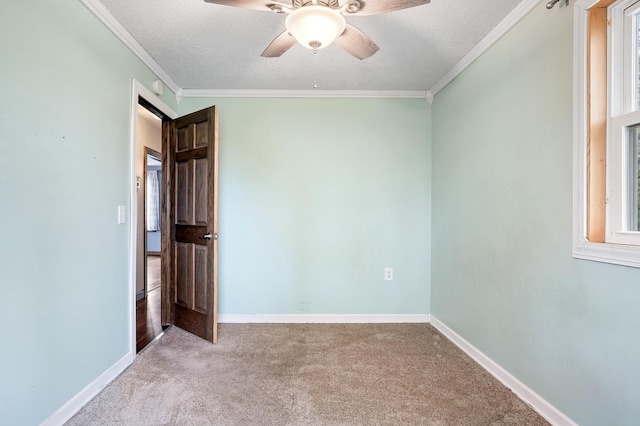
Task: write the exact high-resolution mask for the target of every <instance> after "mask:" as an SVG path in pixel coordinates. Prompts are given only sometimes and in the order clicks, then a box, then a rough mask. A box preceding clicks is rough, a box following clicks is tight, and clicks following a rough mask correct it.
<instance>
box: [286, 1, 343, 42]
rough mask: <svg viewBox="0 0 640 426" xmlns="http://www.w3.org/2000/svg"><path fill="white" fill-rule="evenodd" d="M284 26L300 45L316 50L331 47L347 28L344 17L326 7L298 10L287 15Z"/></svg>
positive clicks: (307, 7)
mask: <svg viewBox="0 0 640 426" xmlns="http://www.w3.org/2000/svg"><path fill="white" fill-rule="evenodd" d="M284 24H285V26H286V27H287V31H289V34H291V35H292V36H294V37H295V38H296V40H298V43H300V44H301V45H303V46H304V47H306V48H308V49H314V50H315V49H322V48H324V47H327V46H329V45H330V44H331V43H333V41H334V40H335V39H336V37H338V36H339V35H340V34H342V33H343V32H344V29H345V27H346V22H345V20H344V16H342V15H341V14H340V13H339V12H336V11H335V10H333V9H331V8H329V7H326V6H304V7H301V8H299V9H296V10H294V11H293V12H291V13H290V14H289V15H287V19H286V20H285V23H284Z"/></svg>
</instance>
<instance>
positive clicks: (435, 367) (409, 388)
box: [68, 324, 547, 426]
mask: <svg viewBox="0 0 640 426" xmlns="http://www.w3.org/2000/svg"><path fill="white" fill-rule="evenodd" d="M219 336H220V340H219V343H218V344H216V345H212V344H210V343H208V342H206V341H204V340H202V339H200V338H198V337H195V336H193V335H191V334H189V333H187V332H185V331H183V330H180V329H179V328H176V327H171V328H169V329H167V330H166V331H165V334H164V335H163V336H162V337H161V338H160V339H158V340H156V341H155V342H153V343H152V344H150V345H149V346H148V347H147V348H146V349H145V350H144V351H142V352H141V353H140V354H139V355H138V357H137V358H136V360H135V361H134V363H133V365H132V366H131V367H130V368H129V369H127V370H126V371H125V372H124V373H123V374H121V375H120V376H119V377H118V378H117V379H115V380H114V381H113V382H112V383H111V384H110V385H108V386H107V387H106V388H105V389H104V390H103V391H102V392H101V393H100V394H98V396H96V398H94V399H93V400H92V401H91V402H89V403H88V404H87V405H86V406H85V407H84V408H83V409H82V410H80V412H79V413H78V414H77V415H76V416H75V417H73V418H72V419H71V420H70V421H69V422H68V425H70V426H73V425H87V424H91V425H131V424H135V425H145V424H147V425H150V424H156V425H157V424H166V425H187V424H189V425H243V426H244V425H396V424H403V425H543V424H547V423H546V422H545V421H544V419H542V418H541V417H540V416H539V415H538V414H537V413H536V412H535V411H534V410H533V409H531V408H530V407H529V406H528V405H527V404H525V403H524V402H522V401H521V400H520V399H518V398H517V397H516V396H515V395H514V394H513V393H512V392H511V391H510V390H509V389H507V388H506V387H504V386H503V385H502V384H501V383H499V382H498V381H497V380H496V379H495V378H494V377H493V376H491V375H490V374H489V373H488V372H486V371H485V370H484V369H483V368H482V367H480V366H479V365H478V364H477V363H476V362H475V361H473V360H472V359H471V358H469V357H468V356H467V355H466V354H465V353H464V352H462V351H461V350H460V349H459V348H458V347H457V346H455V345H454V344H453V343H451V342H450V341H449V340H447V338H445V337H444V336H442V335H441V334H440V333H439V332H438V331H437V330H436V329H435V328H433V327H432V326H431V325H429V324H221V326H220V333H219Z"/></svg>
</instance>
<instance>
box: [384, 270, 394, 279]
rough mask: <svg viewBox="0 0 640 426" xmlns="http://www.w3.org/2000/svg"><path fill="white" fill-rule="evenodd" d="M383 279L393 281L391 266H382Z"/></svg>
mask: <svg viewBox="0 0 640 426" xmlns="http://www.w3.org/2000/svg"><path fill="white" fill-rule="evenodd" d="M384 280H385V281H393V268H384Z"/></svg>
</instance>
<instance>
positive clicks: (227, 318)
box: [218, 314, 429, 324]
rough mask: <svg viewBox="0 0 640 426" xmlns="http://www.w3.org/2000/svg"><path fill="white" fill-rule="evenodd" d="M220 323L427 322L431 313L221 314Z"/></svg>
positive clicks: (219, 316)
mask: <svg viewBox="0 0 640 426" xmlns="http://www.w3.org/2000/svg"><path fill="white" fill-rule="evenodd" d="M218 322H220V323H236V324H249V323H271V324H379V323H427V322H429V314H411V315H377V314H370V315H368V314H350V315H340V314H337V315H333V314H326V315H323V314H317V315H316V314H300V315H297V314H264V315H263V314H246V315H245V314H238V315H236V314H219V315H218Z"/></svg>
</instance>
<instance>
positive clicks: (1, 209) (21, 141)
mask: <svg viewBox="0 0 640 426" xmlns="http://www.w3.org/2000/svg"><path fill="white" fill-rule="evenodd" d="M132 78H136V79H137V80H139V81H140V82H142V83H143V84H144V85H146V86H147V87H150V86H151V82H152V81H153V80H154V79H155V77H154V76H153V74H152V73H151V72H150V71H149V70H148V69H147V68H146V67H145V66H144V65H143V64H142V63H140V61H138V60H137V59H136V58H135V57H134V56H133V54H132V53H130V52H129V51H128V50H127V49H126V48H125V47H124V46H123V45H122V44H121V43H120V42H119V41H117V39H116V38H115V37H114V36H113V35H112V34H111V33H110V32H109V31H108V30H107V29H105V27H104V26H103V25H102V24H101V23H99V22H98V21H97V19H95V18H94V16H93V15H92V14H91V13H90V12H89V11H88V10H87V9H86V8H85V7H84V6H83V5H82V4H81V3H80V2H79V1H77V0H65V1H53V0H50V1H46V0H34V1H28V2H24V1H3V2H2V12H1V13H0V93H1V94H2V95H1V97H0V241H1V244H0V271H1V278H0V290H1V293H2V295H1V296H0V324H2V326H1V327H0V342H2V343H1V344H0V424H3V425H34V424H38V423H39V422H41V421H42V420H44V419H45V418H47V417H48V416H49V415H50V414H52V413H53V412H54V411H55V410H57V409H58V408H59V407H60V406H62V405H63V404H64V403H65V402H67V401H68V400H69V399H70V398H71V397H73V396H74V395H75V394H76V393H78V392H79V391H80V390H81V389H82V388H84V387H85V386H86V385H87V384H89V383H90V382H91V381H92V380H93V379H95V378H96V377H97V376H98V375H100V374H101V373H102V372H104V371H105V370H106V369H107V368H108V367H110V366H111V365H112V364H114V363H115V362H116V361H117V360H118V359H120V358H121V357H122V356H124V355H125V354H126V353H127V351H128V345H129V341H128V322H127V319H128V314H129V305H128V303H127V301H128V297H129V294H128V291H129V276H128V250H129V247H128V227H129V217H127V224H126V225H117V224H116V218H117V205H125V206H127V208H128V207H129V159H130V155H129V131H130V105H129V104H130V98H131V94H130V93H131V79H132ZM167 92H168V91H167ZM170 97H171V94H168V95H167V96H165V98H164V100H165V102H166V103H168V104H170V105H173V106H174V108H177V105H176V103H175V101H173V102H172V101H171V99H170Z"/></svg>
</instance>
